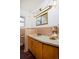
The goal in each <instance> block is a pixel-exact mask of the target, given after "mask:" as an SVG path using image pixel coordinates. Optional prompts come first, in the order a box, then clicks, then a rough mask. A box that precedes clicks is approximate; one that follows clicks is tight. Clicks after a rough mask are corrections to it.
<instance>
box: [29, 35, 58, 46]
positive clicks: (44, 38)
mask: <svg viewBox="0 0 79 59" xmlns="http://www.w3.org/2000/svg"><path fill="white" fill-rule="evenodd" d="M28 36H30V37H32V38H34V39H35V40H38V41H40V42H42V43H45V44H48V45H52V46H56V47H59V39H56V40H53V39H49V37H48V36H45V35H41V36H38V35H31V34H29V35H28Z"/></svg>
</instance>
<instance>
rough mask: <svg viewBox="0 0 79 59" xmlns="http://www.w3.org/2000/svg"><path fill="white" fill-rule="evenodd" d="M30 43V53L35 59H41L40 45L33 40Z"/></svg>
mask: <svg viewBox="0 0 79 59" xmlns="http://www.w3.org/2000/svg"><path fill="white" fill-rule="evenodd" d="M32 43H33V44H32V52H33V54H34V55H35V57H36V59H42V43H40V42H39V41H36V40H33V41H32Z"/></svg>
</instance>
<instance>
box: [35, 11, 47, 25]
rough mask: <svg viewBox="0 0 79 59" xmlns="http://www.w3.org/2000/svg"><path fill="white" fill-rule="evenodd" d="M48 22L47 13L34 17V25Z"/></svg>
mask: <svg viewBox="0 0 79 59" xmlns="http://www.w3.org/2000/svg"><path fill="white" fill-rule="evenodd" d="M45 24H48V13H45V14H43V15H41V16H39V17H37V18H36V26H40V25H45Z"/></svg>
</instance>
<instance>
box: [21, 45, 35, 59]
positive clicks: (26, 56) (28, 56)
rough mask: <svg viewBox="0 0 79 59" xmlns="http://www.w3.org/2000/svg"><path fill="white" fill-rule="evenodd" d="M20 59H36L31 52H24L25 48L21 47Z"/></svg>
mask: <svg viewBox="0 0 79 59" xmlns="http://www.w3.org/2000/svg"><path fill="white" fill-rule="evenodd" d="M20 59H35V57H34V56H33V55H32V53H31V52H30V51H28V52H26V53H25V52H24V46H21V47H20Z"/></svg>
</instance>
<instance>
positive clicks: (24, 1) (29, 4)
mask: <svg viewBox="0 0 79 59" xmlns="http://www.w3.org/2000/svg"><path fill="white" fill-rule="evenodd" d="M43 1H44V0H20V14H21V16H26V15H28V14H30V13H31V12H32V11H33V10H35V9H36V8H38V7H39V6H40V4H41V3H42V2H43Z"/></svg>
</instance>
